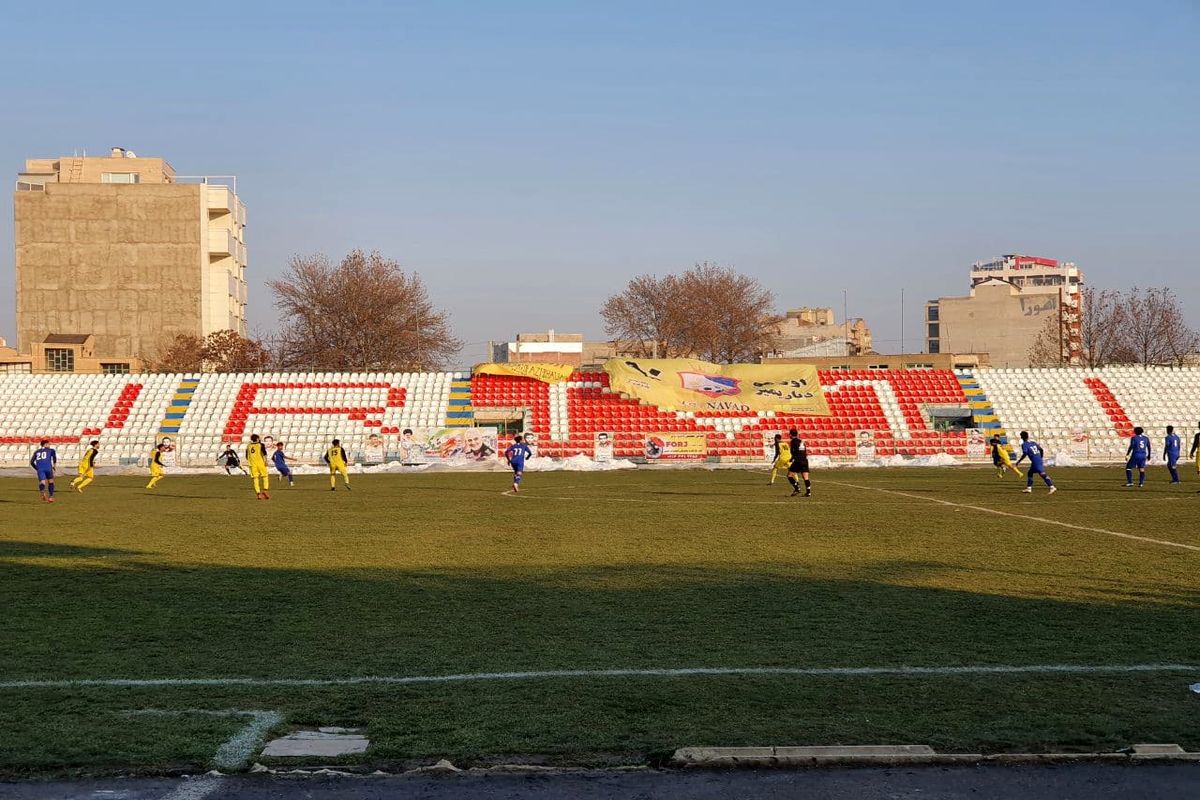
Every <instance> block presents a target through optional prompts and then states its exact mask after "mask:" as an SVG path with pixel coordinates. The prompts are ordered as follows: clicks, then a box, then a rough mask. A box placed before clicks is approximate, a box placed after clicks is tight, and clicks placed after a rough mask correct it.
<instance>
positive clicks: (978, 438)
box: [967, 428, 991, 459]
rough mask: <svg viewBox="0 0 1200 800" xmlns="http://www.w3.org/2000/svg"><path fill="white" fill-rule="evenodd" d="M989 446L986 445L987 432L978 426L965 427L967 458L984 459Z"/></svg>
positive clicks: (989, 448)
mask: <svg viewBox="0 0 1200 800" xmlns="http://www.w3.org/2000/svg"><path fill="white" fill-rule="evenodd" d="M990 450H991V447H990V446H989V445H988V440H987V434H985V433H984V432H983V431H982V430H980V429H979V428H968V429H967V458H970V459H985V458H987V457H988V452H989V451H990Z"/></svg>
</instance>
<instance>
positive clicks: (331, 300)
mask: <svg viewBox="0 0 1200 800" xmlns="http://www.w3.org/2000/svg"><path fill="white" fill-rule="evenodd" d="M268 286H270V287H271V290H272V291H273V292H274V293H275V306H276V308H278V309H279V310H280V312H281V313H282V314H283V322H282V325H281V330H280V335H279V352H278V360H279V363H280V365H281V366H282V367H284V368H291V369H313V370H326V371H346V370H361V371H364V372H365V371H369V370H397V369H403V370H434V369H441V368H443V367H444V366H445V365H446V363H447V361H448V360H449V359H450V358H451V357H453V356H454V355H455V354H456V353H458V351H459V350H461V349H462V342H461V341H460V340H459V339H457V338H455V337H454V336H453V334H452V332H451V329H450V321H449V317H448V316H447V314H446V312H445V311H442V310H440V309H437V308H435V307H434V305H433V302H432V301H431V300H430V299H429V294H428V292H427V291H426V289H425V284H424V283H423V282H422V281H421V278H420V276H419V275H417V274H416V273H405V272H404V270H403V269H401V267H400V264H399V263H397V262H396V261H393V260H391V259H389V258H384V257H383V256H382V255H380V254H379V253H377V252H372V253H364V252H363V251H361V250H354V251H353V252H351V253H349V254H348V255H347V256H346V257H345V258H343V259H342V260H341V261H340V262H338V263H337V264H334V263H333V262H331V261H330V260H329V259H328V258H327V257H326V256H324V255H314V256H305V257H301V256H295V257H293V258H292V260H291V261H290V262H289V264H288V271H287V272H286V273H285V274H284V275H283V276H282V277H281V278H279V279H277V280H273V281H270V282H269V283H268Z"/></svg>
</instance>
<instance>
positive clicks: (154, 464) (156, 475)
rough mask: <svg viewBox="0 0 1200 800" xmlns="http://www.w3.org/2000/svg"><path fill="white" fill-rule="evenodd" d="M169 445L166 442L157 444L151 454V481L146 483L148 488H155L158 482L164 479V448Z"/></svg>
mask: <svg viewBox="0 0 1200 800" xmlns="http://www.w3.org/2000/svg"><path fill="white" fill-rule="evenodd" d="M166 448H167V446H166V445H165V444H156V445H155V446H154V452H153V453H151V454H150V482H149V483H147V484H146V488H147V489H153V488H154V487H155V486H156V485H158V482H159V481H161V480H162V479H163V475H164V474H165V470H164V468H163V460H162V458H163V450H165V449H166Z"/></svg>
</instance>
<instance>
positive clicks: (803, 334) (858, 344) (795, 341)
mask: <svg viewBox="0 0 1200 800" xmlns="http://www.w3.org/2000/svg"><path fill="white" fill-rule="evenodd" d="M772 333H773V334H774V336H775V345H774V348H773V349H772V351H771V352H770V353H768V354H767V356H766V357H767V358H770V359H774V358H806V357H809V356H812V357H825V356H839V355H841V356H846V355H850V356H858V355H866V354H869V353H872V352H874V350H873V349H872V341H871V329H870V328H869V327H868V326H867V322H866V320H864V319H862V318H858V319H853V320H851V319H847V320H843V321H842V322H838V321H837V319H836V318H835V317H834V314H833V309H832V308H808V307H807V306H806V307H804V308H793V309H790V310H789V311H787V312H786V313H785V314H784V316H783V319H782V320H780V321H779V322H778V323H776V324H775V325H774V327H773V331H772Z"/></svg>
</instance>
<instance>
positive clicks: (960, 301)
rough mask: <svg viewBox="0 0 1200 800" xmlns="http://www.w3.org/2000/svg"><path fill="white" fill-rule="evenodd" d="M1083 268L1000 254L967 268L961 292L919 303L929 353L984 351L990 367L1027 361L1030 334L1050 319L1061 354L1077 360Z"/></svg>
mask: <svg viewBox="0 0 1200 800" xmlns="http://www.w3.org/2000/svg"><path fill="white" fill-rule="evenodd" d="M1082 285H1083V272H1082V271H1081V270H1080V269H1079V268H1078V267H1076V266H1075V265H1074V264H1073V263H1070V262H1060V261H1056V260H1054V259H1052V258H1041V257H1038V256H1022V255H1006V256H1001V257H1000V258H996V259H992V260H991V261H980V262H978V263H976V264H975V265H974V266H973V267H972V268H971V291H970V294H968V295H967V296H965V297H940V298H938V299H937V300H930V301H929V302H927V303H926V304H925V347H926V350H927V351H928V352H929V353H987V354H988V360H989V361H990V363H991V364H992V366H995V367H1027V366H1029V365H1030V362H1029V351H1030V348H1031V347H1032V346H1033V344H1034V341H1035V339H1036V338H1037V337H1038V334H1040V333H1041V332H1042V331H1043V330H1045V329H1046V327H1047V320H1050V319H1053V320H1054V321H1055V323H1054V328H1055V330H1056V331H1057V332H1058V334H1059V340H1060V346H1061V348H1062V353H1063V360H1064V361H1065V362H1066V363H1078V361H1079V357H1080V354H1081V352H1082V342H1081V339H1080V327H1079V323H1080V289H1081V288H1082Z"/></svg>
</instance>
